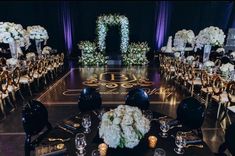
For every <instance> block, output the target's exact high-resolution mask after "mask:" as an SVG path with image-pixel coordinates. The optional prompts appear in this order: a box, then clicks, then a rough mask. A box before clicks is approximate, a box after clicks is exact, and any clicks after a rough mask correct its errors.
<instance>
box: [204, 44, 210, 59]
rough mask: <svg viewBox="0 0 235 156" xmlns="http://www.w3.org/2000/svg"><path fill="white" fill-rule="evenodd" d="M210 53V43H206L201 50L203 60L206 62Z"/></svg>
mask: <svg viewBox="0 0 235 156" xmlns="http://www.w3.org/2000/svg"><path fill="white" fill-rule="evenodd" d="M210 53H211V45H210V44H206V45H205V46H204V52H203V62H206V61H208V60H209V58H210Z"/></svg>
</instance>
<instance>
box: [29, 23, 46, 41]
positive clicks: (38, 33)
mask: <svg viewBox="0 0 235 156" xmlns="http://www.w3.org/2000/svg"><path fill="white" fill-rule="evenodd" d="M27 31H28V33H29V38H30V39H32V40H40V41H44V44H46V42H47V40H48V39H49V36H48V33H47V30H46V29H45V28H43V27H42V26H40V25H34V26H28V27H27Z"/></svg>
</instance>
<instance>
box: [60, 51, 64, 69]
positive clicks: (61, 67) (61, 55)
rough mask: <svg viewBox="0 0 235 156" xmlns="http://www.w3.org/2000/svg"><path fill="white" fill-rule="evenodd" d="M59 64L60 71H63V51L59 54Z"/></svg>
mask: <svg viewBox="0 0 235 156" xmlns="http://www.w3.org/2000/svg"><path fill="white" fill-rule="evenodd" d="M59 66H60V72H63V70H64V53H61V54H60V59H59Z"/></svg>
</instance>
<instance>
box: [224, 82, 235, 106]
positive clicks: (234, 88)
mask: <svg viewBox="0 0 235 156" xmlns="http://www.w3.org/2000/svg"><path fill="white" fill-rule="evenodd" d="M226 91H227V95H228V100H229V102H230V104H235V81H230V82H229V84H228V87H227V89H226Z"/></svg>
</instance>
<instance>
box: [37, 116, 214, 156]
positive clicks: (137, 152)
mask: <svg viewBox="0 0 235 156" xmlns="http://www.w3.org/2000/svg"><path fill="white" fill-rule="evenodd" d="M88 114H90V115H91V118H92V126H91V130H92V131H91V133H89V134H85V135H86V141H87V147H86V148H85V150H86V155H88V156H90V155H91V152H92V150H94V149H97V148H98V145H99V144H100V143H102V139H100V138H99V132H98V125H99V121H100V120H99V119H98V117H97V115H95V113H93V112H89V113H88ZM83 115H84V113H80V114H79V115H74V116H71V117H69V118H68V119H67V120H71V121H73V122H77V123H80V124H81V119H82V116H83ZM160 116H164V115H162V114H160V113H156V112H154V113H153V117H154V118H158V117H160ZM83 130H84V129H83V127H82V126H81V127H80V128H78V129H77V130H74V131H73V132H74V135H72V134H70V133H68V132H66V131H64V130H62V129H59V128H58V127H55V128H54V129H53V130H52V131H51V132H50V133H49V134H48V135H47V137H46V138H44V139H43V141H42V142H41V145H48V144H51V142H50V143H49V142H48V137H53V138H68V137H70V138H71V139H70V140H69V141H68V142H65V146H66V148H67V155H69V156H76V149H75V141H74V138H75V135H76V133H79V132H83ZM177 131H188V129H187V128H185V127H181V128H174V129H171V130H169V131H168V134H169V136H168V138H165V139H164V138H161V137H160V136H159V132H161V130H160V128H159V122H157V121H152V122H151V129H150V131H149V132H148V133H147V134H146V135H145V137H144V138H143V139H142V140H141V141H140V143H139V145H138V146H136V147H135V148H133V149H127V148H123V149H121V148H117V149H112V148H109V149H108V153H107V155H108V156H131V155H133V156H153V154H154V149H150V148H148V140H147V139H148V136H150V135H155V136H157V138H158V143H157V148H163V149H164V150H165V151H166V155H167V156H170V155H177V154H176V153H175V152H174V148H175V147H176V145H175V139H174V138H173V137H171V136H170V135H172V134H173V135H175V134H176V132H177ZM58 143H60V141H58ZM202 144H203V145H204V148H202V149H201V148H197V147H189V148H187V149H185V154H184V155H187V156H199V155H200V156H210V155H211V156H212V155H213V153H212V152H211V151H210V149H209V148H208V146H207V145H206V144H205V143H204V142H203V143H202Z"/></svg>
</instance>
